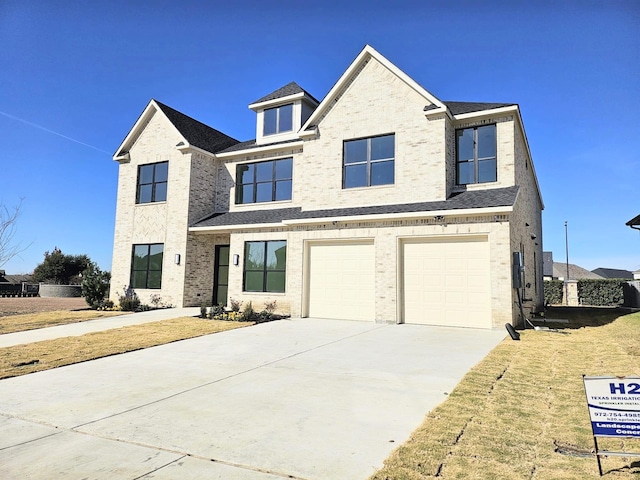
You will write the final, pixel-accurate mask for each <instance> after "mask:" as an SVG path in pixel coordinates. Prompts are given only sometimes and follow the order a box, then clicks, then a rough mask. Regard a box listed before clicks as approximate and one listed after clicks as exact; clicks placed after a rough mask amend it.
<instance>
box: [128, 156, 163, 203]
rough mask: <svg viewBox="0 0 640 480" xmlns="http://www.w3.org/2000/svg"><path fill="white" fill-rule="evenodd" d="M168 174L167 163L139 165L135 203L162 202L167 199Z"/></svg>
mask: <svg viewBox="0 0 640 480" xmlns="http://www.w3.org/2000/svg"><path fill="white" fill-rule="evenodd" d="M168 174H169V162H160V163H151V164H149V165H140V166H139V167H138V188H137V191H136V203H152V202H164V201H165V200H166V199H167V178H168Z"/></svg>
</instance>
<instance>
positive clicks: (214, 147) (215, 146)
mask: <svg viewBox="0 0 640 480" xmlns="http://www.w3.org/2000/svg"><path fill="white" fill-rule="evenodd" d="M156 113H159V114H161V115H162V116H164V117H165V118H166V119H167V120H168V121H169V123H171V125H173V126H174V128H175V129H176V130H177V131H178V133H179V134H180V136H181V137H182V141H181V142H179V143H178V145H176V146H180V148H189V147H196V148H199V149H201V150H205V151H207V152H210V153H217V152H219V151H221V150H224V149H225V148H227V147H230V146H232V145H235V144H236V143H238V140H236V139H235V138H233V137H230V136H228V135H225V134H224V133H222V132H220V131H218V130H216V129H215V128H212V127H210V126H208V125H205V124H204V123H202V122H199V121H198V120H195V119H193V118H191V117H189V116H188V115H185V114H184V113H181V112H179V111H178V110H175V109H173V108H171V107H169V106H167V105H165V104H163V103H160V102H158V101H157V100H154V99H152V100H151V101H150V102H149V104H148V105H147V106H146V107H145V109H144V110H143V112H142V114H141V115H140V117H139V118H138V120H137V121H136V123H135V124H134V125H133V127H132V128H131V130H130V131H129V133H128V134H127V136H126V137H125V139H124V140H123V141H122V143H121V144H120V146H119V147H118V149H117V150H116V153H115V154H114V155H113V159H114V160H118V161H126V159H127V158H126V157H127V154H128V152H129V150H130V149H131V147H132V146H133V144H134V143H135V141H136V140H137V139H138V137H139V136H140V134H141V133H142V132H143V131H144V129H145V127H146V126H147V124H148V123H149V121H150V120H151V118H152V117H153V115H155V114H156Z"/></svg>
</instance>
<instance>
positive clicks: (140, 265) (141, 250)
mask: <svg viewBox="0 0 640 480" xmlns="http://www.w3.org/2000/svg"><path fill="white" fill-rule="evenodd" d="M163 250H164V245H163V244H162V243H151V244H143V245H134V246H133V259H132V261H131V287H132V288H160V287H161V286H162V255H163Z"/></svg>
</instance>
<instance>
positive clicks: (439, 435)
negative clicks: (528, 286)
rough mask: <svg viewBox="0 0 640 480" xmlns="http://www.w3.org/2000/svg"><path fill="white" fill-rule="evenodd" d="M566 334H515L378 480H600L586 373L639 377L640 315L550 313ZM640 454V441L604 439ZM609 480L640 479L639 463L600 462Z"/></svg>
mask: <svg viewBox="0 0 640 480" xmlns="http://www.w3.org/2000/svg"><path fill="white" fill-rule="evenodd" d="M548 316H549V317H555V318H564V319H568V320H570V323H568V324H555V325H554V326H559V327H561V328H562V330H561V331H562V333H552V332H544V331H534V330H527V331H524V332H521V340H520V341H513V340H511V339H510V338H509V337H507V339H506V340H505V341H503V342H502V343H501V344H500V345H499V346H498V347H497V348H496V349H494V350H493V351H492V352H491V353H490V354H489V355H488V356H487V357H486V358H485V359H484V360H483V361H482V362H480V363H479V364H478V365H477V366H476V367H475V368H473V369H472V370H471V371H470V372H469V373H468V374H467V375H466V376H465V377H464V378H463V380H462V381H461V382H460V384H459V385H458V386H457V387H456V388H455V389H454V391H453V392H451V394H450V396H449V399H448V400H447V401H446V402H444V403H443V404H441V405H440V406H438V407H437V408H435V409H434V410H433V411H431V412H430V413H429V414H428V415H427V416H426V418H425V420H424V422H423V424H422V425H421V426H420V427H418V429H416V430H415V431H414V432H413V434H412V435H411V438H410V439H409V440H408V441H407V442H405V443H404V444H403V445H401V446H400V447H399V448H398V449H396V450H395V451H394V452H393V453H392V454H391V455H390V456H389V458H387V460H386V461H385V467H384V468H383V469H382V470H380V471H379V472H377V473H376V474H375V475H373V476H372V477H371V480H403V479H405V480H417V479H428V478H442V479H454V478H455V479H457V478H477V479H483V480H486V479H500V480H502V479H554V480H555V479H575V480H583V479H586V478H600V477H599V475H598V468H597V463H596V459H595V456H593V455H592V453H591V452H592V450H593V437H592V434H591V426H590V420H589V414H588V410H587V405H586V399H585V394H584V387H583V382H582V375H583V374H585V375H640V313H634V314H630V315H623V314H622V313H621V312H619V311H616V310H613V309H602V308H600V309H584V308H578V309H556V310H554V309H551V311H550V312H549V313H548ZM598 443H599V447H600V449H601V450H612V451H628V452H635V453H640V439H628V440H621V439H599V440H598ZM602 466H603V472H604V474H605V475H604V477H603V478H638V475H640V458H638V457H622V458H619V457H609V458H603V459H602Z"/></svg>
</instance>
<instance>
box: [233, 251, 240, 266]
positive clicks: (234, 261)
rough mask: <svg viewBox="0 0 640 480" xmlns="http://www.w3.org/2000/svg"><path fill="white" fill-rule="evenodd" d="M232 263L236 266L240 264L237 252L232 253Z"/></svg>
mask: <svg viewBox="0 0 640 480" xmlns="http://www.w3.org/2000/svg"><path fill="white" fill-rule="evenodd" d="M233 264H234V265H235V266H236V267H237V266H238V265H239V264H240V255H238V254H237V253H234V254H233Z"/></svg>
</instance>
